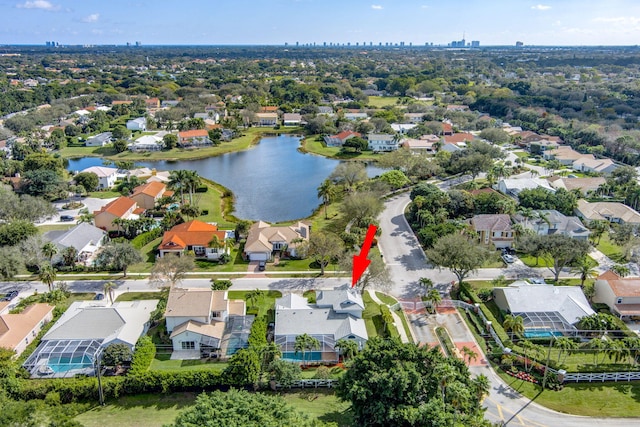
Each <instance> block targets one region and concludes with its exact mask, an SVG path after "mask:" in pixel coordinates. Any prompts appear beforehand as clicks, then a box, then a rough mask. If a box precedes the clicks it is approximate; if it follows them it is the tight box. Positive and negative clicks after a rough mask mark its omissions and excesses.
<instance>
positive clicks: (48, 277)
mask: <svg viewBox="0 0 640 427" xmlns="http://www.w3.org/2000/svg"><path fill="white" fill-rule="evenodd" d="M38 280H40V281H41V282H42V283H44V284H45V285H47V287H48V288H49V292H51V291H52V290H53V282H55V281H56V269H55V268H53V266H52V265H51V263H45V264H42V265H41V266H40V271H39V272H38Z"/></svg>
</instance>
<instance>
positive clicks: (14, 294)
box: [0, 289, 18, 301]
mask: <svg viewBox="0 0 640 427" xmlns="http://www.w3.org/2000/svg"><path fill="white" fill-rule="evenodd" d="M17 296H18V291H17V290H15V289H12V290H10V291H9V292H7V294H6V295H5V296H4V297H2V299H0V301H11V300H13V299H14V298H16V297H17Z"/></svg>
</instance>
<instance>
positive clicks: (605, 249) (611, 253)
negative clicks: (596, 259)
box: [596, 233, 625, 263]
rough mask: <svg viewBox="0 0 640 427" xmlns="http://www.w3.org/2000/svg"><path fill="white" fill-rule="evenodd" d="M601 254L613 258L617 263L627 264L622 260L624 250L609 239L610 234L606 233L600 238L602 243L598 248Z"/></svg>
mask: <svg viewBox="0 0 640 427" xmlns="http://www.w3.org/2000/svg"><path fill="white" fill-rule="evenodd" d="M596 247H597V248H598V250H599V251H600V252H602V253H603V254H605V255H606V256H608V257H609V258H611V259H612V260H613V261H615V262H620V263H622V262H625V261H624V259H623V258H622V249H621V248H620V246H618V245H616V244H615V243H613V241H612V240H611V239H610V237H609V233H604V234H603V235H602V237H601V238H600V242H599V243H598V245H597V246H596Z"/></svg>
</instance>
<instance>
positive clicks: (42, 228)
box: [36, 222, 76, 233]
mask: <svg viewBox="0 0 640 427" xmlns="http://www.w3.org/2000/svg"><path fill="white" fill-rule="evenodd" d="M75 226H76V223H75V222H67V223H64V224H47V225H38V224H36V227H38V230H39V231H40V232H41V233H46V232H47V231H54V230H65V231H66V230H68V229H70V228H72V227H75Z"/></svg>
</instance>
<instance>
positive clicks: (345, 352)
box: [335, 338, 358, 360]
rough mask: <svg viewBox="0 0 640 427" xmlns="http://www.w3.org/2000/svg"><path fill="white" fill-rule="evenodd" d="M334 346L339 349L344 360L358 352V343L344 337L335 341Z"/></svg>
mask: <svg viewBox="0 0 640 427" xmlns="http://www.w3.org/2000/svg"><path fill="white" fill-rule="evenodd" d="M335 348H338V349H340V354H341V355H342V358H343V359H344V360H348V359H351V358H352V357H353V356H355V355H356V353H358V343H357V342H356V341H354V340H349V339H345V338H342V339H339V340H338V341H336V345H335Z"/></svg>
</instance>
